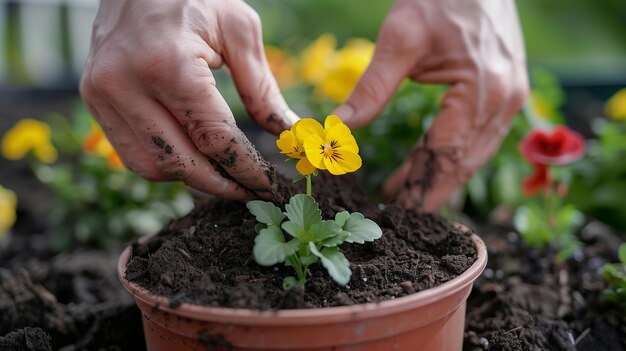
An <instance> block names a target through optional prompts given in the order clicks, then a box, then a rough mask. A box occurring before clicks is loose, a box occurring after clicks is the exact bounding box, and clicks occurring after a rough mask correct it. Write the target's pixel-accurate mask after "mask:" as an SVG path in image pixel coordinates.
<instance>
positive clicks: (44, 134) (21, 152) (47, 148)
mask: <svg viewBox="0 0 626 351" xmlns="http://www.w3.org/2000/svg"><path fill="white" fill-rule="evenodd" d="M50 135H51V133H50V126H48V125H47V124H46V123H44V122H41V121H37V120H34V119H30V118H26V119H22V120H20V121H19V122H17V123H16V124H15V126H13V128H11V129H9V131H8V132H7V133H6V134H5V135H4V137H3V138H2V146H1V148H2V156H4V158H6V159H8V160H19V159H21V158H24V157H25V156H26V155H27V154H28V153H29V152H32V153H33V154H34V155H35V157H36V158H37V159H38V160H39V161H41V162H43V163H52V162H54V161H56V159H57V157H58V153H57V149H56V148H55V147H54V145H52V143H51V142H50Z"/></svg>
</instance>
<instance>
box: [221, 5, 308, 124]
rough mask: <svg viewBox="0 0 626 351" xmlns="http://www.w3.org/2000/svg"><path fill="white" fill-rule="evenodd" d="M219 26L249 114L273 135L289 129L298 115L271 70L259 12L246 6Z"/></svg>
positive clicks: (234, 78)
mask: <svg viewBox="0 0 626 351" xmlns="http://www.w3.org/2000/svg"><path fill="white" fill-rule="evenodd" d="M221 27H222V28H221V29H222V31H223V33H224V34H223V35H224V36H225V40H224V42H225V48H224V56H225V60H226V63H227V64H228V67H229V68H230V71H231V74H232V77H233V80H234V82H235V85H236V87H237V90H238V91H239V94H240V96H241V100H242V101H243V103H244V105H245V106H246V109H247V110H248V113H249V114H250V116H251V117H252V118H253V119H254V120H255V121H256V122H257V123H258V124H259V125H261V126H262V127H263V128H265V129H266V130H267V131H268V132H270V133H273V134H275V135H278V134H279V133H280V132H282V131H283V130H285V129H289V128H290V127H291V125H293V124H294V123H295V122H296V121H297V120H298V119H299V118H298V116H297V115H296V114H295V113H294V112H293V111H292V110H291V109H290V108H289V106H288V105H287V103H286V102H285V99H284V98H283V96H282V94H281V92H280V89H279V87H278V84H277V83H276V79H275V78H274V75H273V74H272V71H271V70H270V66H269V64H268V62H267V58H266V57H265V50H264V48H263V39H262V35H261V23H260V20H259V18H258V15H257V14H256V13H255V12H254V11H253V10H252V9H249V8H248V9H247V10H245V11H243V12H242V13H241V14H238V15H237V16H236V17H234V18H233V19H232V20H231V21H227V22H225V23H221ZM242 28H248V29H249V30H247V31H245V30H242ZM235 43H236V44H235Z"/></svg>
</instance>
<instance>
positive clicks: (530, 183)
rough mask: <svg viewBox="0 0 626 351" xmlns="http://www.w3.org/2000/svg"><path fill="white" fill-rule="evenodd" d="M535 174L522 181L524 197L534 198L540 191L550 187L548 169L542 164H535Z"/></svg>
mask: <svg viewBox="0 0 626 351" xmlns="http://www.w3.org/2000/svg"><path fill="white" fill-rule="evenodd" d="M533 166H534V167H535V173H533V174H531V175H529V176H528V177H527V178H525V179H524V180H523V181H522V189H523V190H524V195H526V196H532V195H535V194H536V193H538V192H539V191H541V190H543V189H545V188H547V187H548V186H550V173H549V172H548V167H547V166H546V165H542V164H535V165H533Z"/></svg>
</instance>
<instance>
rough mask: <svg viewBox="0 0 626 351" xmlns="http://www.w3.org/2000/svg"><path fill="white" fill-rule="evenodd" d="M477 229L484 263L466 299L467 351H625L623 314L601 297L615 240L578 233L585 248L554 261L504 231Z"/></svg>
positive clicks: (550, 256) (625, 324) (513, 234)
mask: <svg viewBox="0 0 626 351" xmlns="http://www.w3.org/2000/svg"><path fill="white" fill-rule="evenodd" d="M590 227H592V226H590ZM591 231H594V229H591ZM587 232H589V230H587ZM481 234H482V236H483V238H484V239H485V242H486V243H487V249H488V252H489V261H488V263H487V268H486V269H485V272H484V274H483V275H482V276H481V277H480V278H479V279H478V280H477V281H476V282H475V284H474V289H473V290H472V293H471V295H470V297H469V299H468V305H467V316H466V323H465V331H466V332H465V342H464V349H465V350H472V351H478V350H491V351H493V350H501V351H518V350H524V351H543V350H559V351H575V350H578V351H621V350H625V349H626V348H625V346H626V316H624V315H623V314H621V313H619V312H618V311H617V310H616V309H615V307H614V306H611V305H609V304H607V303H605V302H603V301H602V299H601V298H600V294H601V292H602V290H603V289H604V288H605V284H604V282H603V281H602V278H601V277H600V275H599V273H598V270H599V269H600V267H602V265H603V264H605V263H607V262H615V261H616V260H617V257H613V256H615V254H616V253H615V248H616V247H617V245H615V242H619V238H617V237H611V235H610V233H605V234H606V235H597V233H596V232H593V235H591V236H590V235H587V236H584V235H583V236H581V240H583V241H584V245H583V249H582V251H580V252H578V253H577V254H575V255H574V257H573V258H572V259H569V260H568V261H566V262H559V260H558V259H556V257H554V252H552V253H548V254H545V253H539V252H537V251H536V250H534V249H530V248H528V247H526V246H525V245H524V242H523V241H522V240H521V239H520V238H519V236H518V235H517V234H516V233H514V232H510V231H508V232H507V230H503V228H495V229H494V228H482V229H481Z"/></svg>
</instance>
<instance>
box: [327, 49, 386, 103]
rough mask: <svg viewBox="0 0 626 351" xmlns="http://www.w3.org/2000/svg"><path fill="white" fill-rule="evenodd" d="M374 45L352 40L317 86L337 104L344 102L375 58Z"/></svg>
mask: <svg viewBox="0 0 626 351" xmlns="http://www.w3.org/2000/svg"><path fill="white" fill-rule="evenodd" d="M374 48H375V45H374V43H372V42H370V41H368V40H365V39H352V40H350V41H349V42H348V43H347V44H346V46H344V47H343V48H342V49H341V50H339V51H338V52H337V54H336V55H335V59H334V61H333V63H332V65H331V67H330V69H329V70H328V72H327V74H326V75H325V76H324V79H322V81H321V83H320V84H319V85H318V86H317V92H318V93H321V94H323V95H325V96H327V97H329V98H330V99H332V100H333V101H335V102H337V103H342V102H344V101H345V100H346V99H347V98H348V96H349V95H350V93H351V92H352V90H353V89H354V87H355V86H356V83H357V82H358V81H359V78H361V75H363V72H365V69H366V68H367V66H368V65H369V64H370V61H372V56H374Z"/></svg>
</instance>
